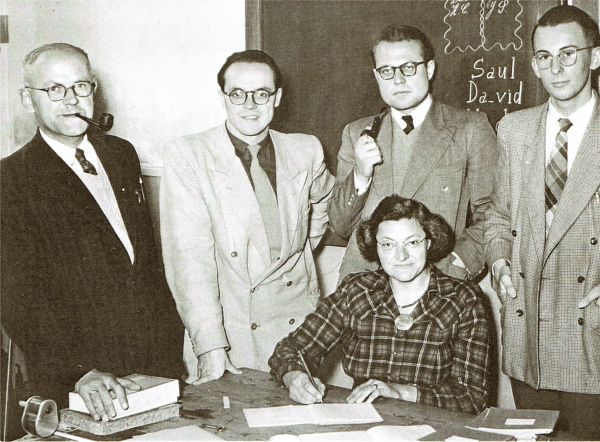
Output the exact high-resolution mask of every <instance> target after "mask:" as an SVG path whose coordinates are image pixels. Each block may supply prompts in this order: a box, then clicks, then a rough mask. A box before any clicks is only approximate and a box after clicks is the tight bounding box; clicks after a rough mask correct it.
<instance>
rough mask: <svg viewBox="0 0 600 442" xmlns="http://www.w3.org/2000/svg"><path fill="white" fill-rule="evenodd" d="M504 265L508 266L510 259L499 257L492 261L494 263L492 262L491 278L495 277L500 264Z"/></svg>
mask: <svg viewBox="0 0 600 442" xmlns="http://www.w3.org/2000/svg"><path fill="white" fill-rule="evenodd" d="M505 265H506V266H509V267H510V261H509V260H508V259H504V258H501V259H498V260H496V261H495V262H494V264H492V278H495V277H496V273H497V272H498V269H499V268H500V267H501V266H505Z"/></svg>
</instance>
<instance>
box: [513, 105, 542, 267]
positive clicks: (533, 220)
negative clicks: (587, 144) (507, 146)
mask: <svg viewBox="0 0 600 442" xmlns="http://www.w3.org/2000/svg"><path fill="white" fill-rule="evenodd" d="M540 109H541V110H540V112H539V113H538V115H537V118H535V120H534V121H533V122H532V124H531V128H530V129H528V130H525V131H524V132H525V133H526V134H531V135H532V137H531V138H530V140H531V141H532V142H533V143H527V144H524V145H523V146H522V149H521V150H520V151H517V153H519V152H522V155H523V157H522V158H519V165H520V167H521V174H522V175H521V182H522V183H523V184H524V185H523V191H524V193H523V195H522V197H521V201H520V204H523V205H524V208H525V211H526V212H527V219H528V221H529V227H530V232H531V235H532V236H533V244H534V246H535V250H536V256H538V259H539V258H541V256H542V255H543V247H542V245H543V244H544V243H545V242H546V239H545V236H546V221H545V220H546V206H545V202H544V201H545V199H544V171H545V165H546V114H547V113H548V106H547V105H546V106H542V107H541V108H540ZM527 191H528V192H529V193H528V194H526V193H525V192H527ZM513 204H515V202H513Z"/></svg>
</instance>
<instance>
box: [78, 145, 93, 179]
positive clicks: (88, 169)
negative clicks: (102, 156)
mask: <svg viewBox="0 0 600 442" xmlns="http://www.w3.org/2000/svg"><path fill="white" fill-rule="evenodd" d="M75 158H76V159H77V161H79V164H81V168H82V169H83V171H84V172H85V173H89V174H91V175H98V173H97V172H96V168H95V167H94V165H93V164H92V163H90V162H89V161H88V160H87V159H86V158H85V154H84V153H83V150H82V149H79V148H77V149H75Z"/></svg>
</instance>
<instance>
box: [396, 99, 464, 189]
mask: <svg viewBox="0 0 600 442" xmlns="http://www.w3.org/2000/svg"><path fill="white" fill-rule="evenodd" d="M455 130H456V126H455V124H454V122H452V121H446V120H445V119H444V115H443V114H442V111H441V109H440V106H439V104H438V103H437V102H436V101H435V100H434V101H433V103H432V104H431V108H430V109H429V112H428V113H427V116H426V117H425V120H424V121H423V124H422V125H421V128H420V129H419V134H418V136H417V138H416V139H415V141H414V146H415V147H414V149H413V154H412V156H411V158H410V162H409V165H408V170H410V173H407V174H406V178H405V179H404V183H403V185H402V192H401V194H402V195H403V196H405V197H406V198H413V197H414V196H415V194H416V193H417V192H418V191H419V189H420V188H421V186H422V185H423V183H424V182H425V180H427V178H428V177H429V174H430V173H431V171H432V170H433V169H434V168H435V167H436V165H437V163H438V161H439V160H440V158H441V157H442V155H444V153H445V152H446V150H447V149H448V146H449V145H450V142H451V141H452V137H453V135H454V132H455Z"/></svg>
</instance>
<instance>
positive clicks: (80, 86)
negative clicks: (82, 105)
mask: <svg viewBox="0 0 600 442" xmlns="http://www.w3.org/2000/svg"><path fill="white" fill-rule="evenodd" d="M95 88H96V83H95V82H93V81H78V82H76V83H73V85H72V86H69V87H66V86H63V85H62V84H54V85H52V86H50V87H47V88H38V87H31V86H25V89H33V90H34V91H44V92H46V93H47V94H48V98H50V100H51V101H61V100H62V99H64V98H65V97H66V95H67V91H68V90H69V89H73V93H74V94H75V95H77V96H78V97H89V96H90V95H92V93H93V92H94V89H95Z"/></svg>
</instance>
